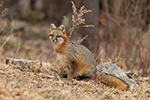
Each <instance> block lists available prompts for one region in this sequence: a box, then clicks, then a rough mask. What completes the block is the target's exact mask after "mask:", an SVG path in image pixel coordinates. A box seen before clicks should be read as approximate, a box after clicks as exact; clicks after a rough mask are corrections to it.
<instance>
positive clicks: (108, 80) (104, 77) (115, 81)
mask: <svg viewBox="0 0 150 100" xmlns="http://www.w3.org/2000/svg"><path fill="white" fill-rule="evenodd" d="M96 80H97V81H100V82H102V83H104V84H105V85H107V86H110V87H114V88H117V89H119V90H127V89H128V87H129V85H128V84H127V83H126V82H124V81H123V80H121V79H120V78H117V77H115V76H113V75H110V74H106V73H100V72H96Z"/></svg>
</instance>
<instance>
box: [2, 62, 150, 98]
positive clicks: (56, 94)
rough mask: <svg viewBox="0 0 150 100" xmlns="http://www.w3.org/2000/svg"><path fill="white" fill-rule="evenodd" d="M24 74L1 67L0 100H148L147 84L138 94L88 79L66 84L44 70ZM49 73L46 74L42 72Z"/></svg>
mask: <svg viewBox="0 0 150 100" xmlns="http://www.w3.org/2000/svg"><path fill="white" fill-rule="evenodd" d="M32 67H34V68H33V69H37V70H39V71H38V72H37V71H33V70H29V68H28V67H25V68H24V71H20V70H19V69H16V66H14V65H5V64H4V63H1V65H0V74H1V77H0V88H1V89H0V99H1V100H6V99H9V100H20V99H21V100H29V99H30V100H41V99H42V100H68V99H69V100H70V99H72V100H100V99H106V100H109V99H113V100H126V99H139V100H143V99H144V100H148V98H150V97H149V94H148V93H146V91H149V89H150V85H149V83H148V82H141V83H140V85H141V86H142V88H141V89H139V90H137V91H120V90H117V89H113V88H109V87H107V86H104V85H103V84H101V83H96V82H95V81H94V80H91V79H86V80H85V79H84V80H79V81H78V83H73V84H72V83H71V82H68V81H67V79H65V78H61V79H57V78H56V77H55V75H54V74H53V72H52V71H51V70H50V69H49V68H48V67H47V68H38V67H37V68H35V66H34V65H32V64H31V65H30V69H32ZM45 72H49V75H50V76H54V77H43V76H41V74H42V73H45ZM45 74H48V73H45Z"/></svg>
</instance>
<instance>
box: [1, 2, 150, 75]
mask: <svg viewBox="0 0 150 100" xmlns="http://www.w3.org/2000/svg"><path fill="white" fill-rule="evenodd" d="M73 1H74V3H75V5H76V7H77V8H78V9H79V8H80V7H81V6H82V5H84V6H85V8H86V9H91V10H92V11H93V12H92V13H88V14H86V15H84V18H85V19H86V24H92V25H94V26H95V27H94V28H79V29H76V30H75V31H74V34H73V36H72V38H71V39H72V40H73V41H77V40H78V39H81V38H82V37H84V36H85V35H88V38H86V39H85V40H84V42H83V45H85V46H87V47H88V48H89V49H90V50H91V51H92V52H93V54H94V55H95V58H96V60H97V62H98V63H100V62H103V61H107V60H108V59H111V61H112V62H114V63H119V66H120V67H124V68H125V69H126V71H131V72H135V71H136V72H137V73H140V74H141V75H142V76H148V75H150V0H73ZM0 12H1V15H0V16H1V17H0V61H1V62H3V61H5V59H6V58H7V57H13V58H22V59H36V60H37V59H38V60H40V61H48V62H53V61H54V58H55V53H54V51H53V47H52V44H51V43H50V41H49V40H48V38H47V34H48V32H49V25H50V24H51V23H54V24H55V25H57V26H59V25H61V24H64V25H65V26H66V30H67V33H69V27H68V26H67V24H66V21H65V20H64V18H63V16H66V17H67V19H68V20H69V23H71V15H72V7H71V0H0Z"/></svg>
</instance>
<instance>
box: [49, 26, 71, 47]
mask: <svg viewBox="0 0 150 100" xmlns="http://www.w3.org/2000/svg"><path fill="white" fill-rule="evenodd" d="M48 38H49V39H50V40H51V42H52V44H53V46H54V48H56V49H58V48H60V47H61V46H63V45H65V44H66V43H67V42H68V39H67V35H66V32H65V26H64V25H61V26H60V27H59V28H56V26H55V25H54V24H53V23H52V24H51V25H50V32H49V34H48Z"/></svg>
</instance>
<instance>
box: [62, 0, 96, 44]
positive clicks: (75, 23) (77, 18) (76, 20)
mask: <svg viewBox="0 0 150 100" xmlns="http://www.w3.org/2000/svg"><path fill="white" fill-rule="evenodd" d="M71 3H72V10H73V15H72V25H71V26H70V25H69V21H68V20H67V18H66V16H64V18H65V20H66V22H67V24H68V26H69V29H70V33H69V38H71V36H72V33H73V31H74V30H75V28H80V27H94V25H86V24H85V19H84V18H82V16H83V15H84V14H86V13H89V12H92V10H87V9H85V7H84V6H82V7H80V9H79V11H78V10H77V8H76V6H75V4H74V2H73V1H71ZM87 37H88V36H85V37H84V38H83V39H82V40H80V41H79V43H81V42H82V41H83V40H84V39H86V38H87Z"/></svg>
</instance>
